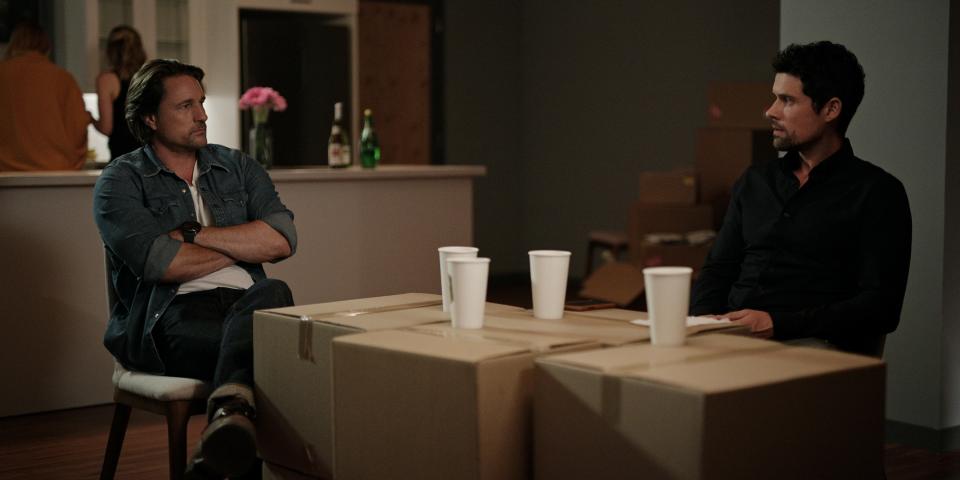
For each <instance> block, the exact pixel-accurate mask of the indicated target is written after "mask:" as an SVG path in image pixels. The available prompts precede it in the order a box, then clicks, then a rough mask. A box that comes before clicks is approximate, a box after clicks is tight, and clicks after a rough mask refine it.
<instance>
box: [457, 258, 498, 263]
mask: <svg viewBox="0 0 960 480" xmlns="http://www.w3.org/2000/svg"><path fill="white" fill-rule="evenodd" d="M447 263H490V259H489V258H487V257H475V258H474V257H454V258H448V259H447Z"/></svg>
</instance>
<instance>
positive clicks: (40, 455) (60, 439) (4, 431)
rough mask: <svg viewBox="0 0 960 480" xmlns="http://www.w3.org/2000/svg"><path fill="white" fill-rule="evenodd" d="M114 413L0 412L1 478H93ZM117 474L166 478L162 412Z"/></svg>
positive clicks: (199, 422)
mask: <svg viewBox="0 0 960 480" xmlns="http://www.w3.org/2000/svg"><path fill="white" fill-rule="evenodd" d="M491 287H492V288H491V289H490V291H489V292H488V299H489V300H490V301H494V302H498V303H507V304H511V305H520V306H527V307H529V305H528V303H529V298H530V297H529V291H526V292H524V291H519V293H518V289H517V288H501V287H499V286H498V285H496V284H492V285H491ZM508 287H509V285H508ZM112 415H113V406H112V405H102V406H94V407H86V408H78V409H73V410H63V411H58V412H50V413H42V414H35V415H24V416H17V417H7V418H0V480H8V479H18V480H19V479H24V480H26V479H30V480H46V479H50V480H73V479H94V478H97V477H98V475H99V472H100V465H101V463H102V461H103V450H104V447H105V446H106V442H107V433H108V431H109V429H110V421H111V418H112ZM203 426H204V419H203V417H202V416H196V417H193V419H192V420H191V421H190V429H189V433H188V435H189V445H190V447H189V448H190V449H191V451H192V449H193V447H194V446H195V445H196V444H197V441H198V439H199V437H200V432H201V431H202V430H203ZM188 454H189V452H188ZM885 464H886V470H887V478H888V479H890V480H926V479H957V480H960V452H948V453H935V452H929V451H925V450H919V449H914V448H909V447H905V446H900V445H887V447H886V450H885ZM116 478H117V479H135V480H162V479H166V478H168V472H167V446H166V424H165V423H164V419H163V417H160V416H157V415H153V414H150V413H145V412H143V411H137V410H134V411H133V414H132V416H131V418H130V426H129V428H128V429H127V436H126V440H125V441H124V445H123V452H122V453H121V456H120V465H119V467H118V469H117V476H116Z"/></svg>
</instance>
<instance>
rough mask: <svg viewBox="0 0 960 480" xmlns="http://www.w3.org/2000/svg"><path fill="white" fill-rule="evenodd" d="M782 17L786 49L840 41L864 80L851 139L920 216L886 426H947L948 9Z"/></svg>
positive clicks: (935, 5)
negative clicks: (944, 375) (904, 192)
mask: <svg viewBox="0 0 960 480" xmlns="http://www.w3.org/2000/svg"><path fill="white" fill-rule="evenodd" d="M780 18H781V25H780V44H781V46H786V45H787V44H789V43H806V42H810V41H814V40H823V39H826V40H832V41H835V42H839V43H842V44H844V45H846V46H847V47H848V48H849V49H850V50H851V51H853V52H854V53H855V54H856V55H857V57H858V58H859V60H860V63H861V64H862V65H863V67H864V70H865V71H866V74H867V79H866V96H865V98H864V101H863V104H862V105H861V107H860V109H859V110H858V112H857V115H856V117H854V119H853V123H852V124H851V127H850V130H849V131H848V137H849V138H850V139H851V142H852V143H853V147H854V152H855V153H856V154H857V155H858V156H859V157H861V158H863V159H865V160H868V161H870V162H873V163H875V164H877V165H879V166H881V167H883V168H884V169H886V170H887V171H889V172H890V173H892V174H893V175H895V176H896V177H897V178H899V179H900V180H901V181H902V182H903V183H904V185H905V186H906V189H907V195H908V197H909V199H910V207H911V211H912V213H913V256H912V259H911V267H910V279H909V283H908V285H907V295H906V299H905V302H904V308H903V314H902V316H901V322H900V327H899V329H898V330H897V331H896V332H895V333H894V334H893V335H890V336H889V337H888V340H887V348H886V355H885V358H886V360H887V362H888V368H889V369H888V377H887V383H888V386H887V392H888V393H887V417H888V418H889V419H892V420H897V421H901V422H906V423H910V424H914V425H920V426H925V427H930V428H934V429H939V428H942V427H946V426H949V425H947V424H945V422H944V421H945V416H944V415H942V414H941V408H942V407H943V405H942V401H943V400H942V389H941V373H942V371H943V368H944V365H943V364H942V358H941V357H942V354H943V350H944V348H946V347H948V345H943V344H941V333H942V328H943V319H944V311H943V305H944V296H943V293H944V289H943V278H944V276H943V263H944V178H945V172H946V164H945V162H946V125H947V67H948V57H947V53H948V49H947V46H948V41H949V2H948V0H928V1H923V2H901V1H894V0H888V1H879V2H878V1H872V0H839V1H838V0H782V1H781V3H780ZM957 407H960V405H958V406H952V407H951V408H949V409H948V410H950V412H951V413H950V415H947V416H948V417H950V418H951V420H950V421H951V422H956V421H957V420H956V418H957V417H956V413H955V412H956V410H957ZM952 424H955V423H951V425H952Z"/></svg>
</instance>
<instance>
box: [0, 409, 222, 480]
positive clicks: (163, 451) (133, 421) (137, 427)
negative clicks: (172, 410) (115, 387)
mask: <svg viewBox="0 0 960 480" xmlns="http://www.w3.org/2000/svg"><path fill="white" fill-rule="evenodd" d="M112 418H113V406H112V405H103V406H96V407H86V408H77V409H73V410H62V411H58V412H51V413H42V414H35V415H24V416H18V417H7V418H0V479H3V480H7V479H18V480H19V479H23V480H27V479H31V480H34V479H35V480H47V479H50V480H61V479H62V480H72V479H95V478H98V477H99V475H100V465H101V463H102V462H103V450H104V448H105V447H106V445H107V433H108V432H109V430H110V421H111V419H112ZM204 425H205V419H204V418H203V416H202V415H200V416H196V417H193V418H192V419H191V420H190V428H189V432H188V437H189V443H188V445H190V447H189V448H190V449H191V450H189V451H188V454H189V453H190V452H191V451H192V448H193V447H194V446H195V445H196V444H197V441H198V440H199V439H200V432H201V431H203V427H204ZM166 429H167V427H166V422H165V421H164V418H163V417H161V416H159V415H154V414H151V413H147V412H143V411H139V410H134V411H133V414H132V415H131V416H130V425H129V427H128V428H127V436H126V439H125V440H124V442H123V451H122V453H121V455H120V465H119V466H118V467H117V476H116V478H117V479H136V480H161V479H166V478H169V473H168V471H167V441H166V440H167V432H166Z"/></svg>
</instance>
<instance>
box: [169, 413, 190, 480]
mask: <svg viewBox="0 0 960 480" xmlns="http://www.w3.org/2000/svg"><path fill="white" fill-rule="evenodd" d="M189 422H190V401H189V400H186V401H179V402H170V403H169V404H168V405H167V449H168V450H169V454H170V462H169V463H170V480H180V479H182V478H183V474H184V471H185V470H186V469H187V424H188V423H189Z"/></svg>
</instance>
